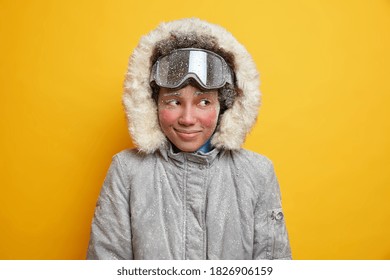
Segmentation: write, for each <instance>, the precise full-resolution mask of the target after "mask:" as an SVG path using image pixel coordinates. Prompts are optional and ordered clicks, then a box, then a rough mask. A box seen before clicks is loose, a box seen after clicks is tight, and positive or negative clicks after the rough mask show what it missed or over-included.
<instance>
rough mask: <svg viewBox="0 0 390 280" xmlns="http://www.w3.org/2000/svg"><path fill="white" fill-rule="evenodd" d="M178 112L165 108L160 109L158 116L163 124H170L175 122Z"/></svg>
mask: <svg viewBox="0 0 390 280" xmlns="http://www.w3.org/2000/svg"><path fill="white" fill-rule="evenodd" d="M176 115H177V114H176V113H175V112H172V111H171V110H166V109H163V110H159V112H158V118H159V120H160V122H161V123H162V124H165V125H167V124H169V123H173V122H174V121H175V120H176V118H177V116H176Z"/></svg>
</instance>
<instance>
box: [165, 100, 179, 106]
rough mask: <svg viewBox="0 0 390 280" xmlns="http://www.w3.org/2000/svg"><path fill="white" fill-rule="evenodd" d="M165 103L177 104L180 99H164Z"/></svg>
mask: <svg viewBox="0 0 390 280" xmlns="http://www.w3.org/2000/svg"><path fill="white" fill-rule="evenodd" d="M164 104H165V105H170V106H179V105H180V101H179V100H177V99H169V100H164Z"/></svg>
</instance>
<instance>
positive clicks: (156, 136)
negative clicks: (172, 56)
mask: <svg viewBox="0 0 390 280" xmlns="http://www.w3.org/2000/svg"><path fill="white" fill-rule="evenodd" d="M176 33H180V34H187V33H188V34H195V35H196V36H208V37H210V36H211V37H213V39H215V41H216V43H217V44H218V45H219V47H220V48H221V49H223V50H225V51H227V52H229V53H230V54H232V55H233V58H234V67H233V69H234V72H235V78H236V85H235V87H236V89H237V92H238V95H237V96H236V98H235V101H234V103H233V106H232V107H231V108H229V109H228V110H226V111H225V112H224V113H223V115H222V116H221V118H220V122H219V124H218V126H217V128H216V132H215V133H214V135H213V137H212V141H211V143H212V145H213V146H215V147H217V148H221V149H227V150H236V149H240V147H241V145H242V144H243V142H244V140H245V137H246V134H247V133H248V132H249V131H250V130H251V128H252V126H253V125H254V123H255V121H256V117H257V114H258V108H259V105H260V91H259V75H258V72H257V69H256V66H255V63H254V62H253V60H252V57H251V56H250V54H249V53H248V52H247V50H246V49H245V47H244V46H243V45H241V44H240V43H239V42H238V41H237V40H236V39H235V38H234V37H233V36H232V34H230V33H229V32H228V31H227V30H225V29H224V28H222V27H220V26H218V25H214V24H211V23H208V22H206V21H203V20H199V19H197V18H190V19H182V20H176V21H171V22H167V23H161V24H160V25H159V26H158V27H157V28H156V29H155V30H153V31H151V32H150V33H149V34H147V35H145V36H143V37H142V38H141V40H140V42H139V44H138V46H137V47H136V48H135V50H134V52H133V54H132V56H131V57H130V60H129V66H128V71H127V74H126V79H125V83H124V94H123V105H124V107H125V112H126V117H127V120H128V127H129V132H130V134H131V136H132V139H133V141H134V143H135V145H136V146H137V148H138V149H139V150H140V151H142V152H145V153H152V152H154V151H156V150H157V149H158V148H160V147H161V146H162V145H164V144H165V143H166V142H167V139H166V137H165V135H164V134H163V132H162V131H161V128H160V125H159V122H158V117H157V106H156V103H155V101H154V100H153V98H152V88H151V87H150V85H149V76H150V71H151V67H152V59H151V57H152V56H153V55H155V48H156V44H157V43H158V42H161V41H163V40H166V39H168V38H170V37H172V36H174V35H175V34H176Z"/></svg>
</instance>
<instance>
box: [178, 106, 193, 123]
mask: <svg viewBox="0 0 390 280" xmlns="http://www.w3.org/2000/svg"><path fill="white" fill-rule="evenodd" d="M178 122H179V124H181V125H184V126H191V125H194V124H195V123H196V116H195V112H194V108H192V106H191V105H188V106H185V107H184V108H183V111H182V113H181V115H180V117H179V120H178Z"/></svg>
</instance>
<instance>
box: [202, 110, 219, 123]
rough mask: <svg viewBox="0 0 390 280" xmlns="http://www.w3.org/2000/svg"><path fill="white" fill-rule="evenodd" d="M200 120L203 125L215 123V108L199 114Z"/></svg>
mask: <svg viewBox="0 0 390 280" xmlns="http://www.w3.org/2000/svg"><path fill="white" fill-rule="evenodd" d="M201 122H202V124H203V126H205V127H211V126H214V125H215V124H216V123H217V112H216V110H215V109H213V110H210V111H208V112H206V113H204V114H202V116H201Z"/></svg>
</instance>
